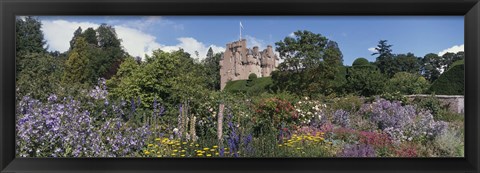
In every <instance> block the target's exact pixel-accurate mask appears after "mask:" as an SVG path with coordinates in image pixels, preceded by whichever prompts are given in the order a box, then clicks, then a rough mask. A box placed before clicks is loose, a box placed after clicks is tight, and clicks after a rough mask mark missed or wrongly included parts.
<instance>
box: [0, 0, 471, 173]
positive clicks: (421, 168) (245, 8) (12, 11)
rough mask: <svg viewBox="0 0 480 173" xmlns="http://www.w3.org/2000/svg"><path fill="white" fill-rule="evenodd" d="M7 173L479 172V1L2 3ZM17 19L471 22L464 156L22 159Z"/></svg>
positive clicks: (1, 143) (0, 135) (0, 69)
mask: <svg viewBox="0 0 480 173" xmlns="http://www.w3.org/2000/svg"><path fill="white" fill-rule="evenodd" d="M0 15H1V16H0V18H1V23H0V26H1V36H0V38H1V42H0V44H1V45H0V53H1V58H0V171H1V173H7V172H8V173H10V172H452V173H453V172H462V173H465V172H469V173H470V172H471V173H474V172H479V166H480V160H479V156H480V153H479V151H480V150H479V148H480V144H479V142H478V139H479V138H480V136H479V135H480V133H479V128H478V126H479V125H480V121H479V118H478V115H479V105H480V102H479V97H480V95H479V92H478V91H479V77H480V76H479V67H480V63H479V61H478V58H480V50H479V49H480V44H479V42H480V34H479V33H480V3H479V1H478V0H257V1H254V0H230V1H225V0H204V1H198V0H155V1H153V0H139V1H136V0H102V1H100V0H83V1H81V0H67V1H65V0H63V1H61V0H16V1H13V0H1V1H0ZM16 15H409V16H411V15H460V16H464V17H465V57H466V58H465V71H466V75H465V84H466V85H465V107H466V108H465V157H464V158H409V159H401V158H368V159H365V158H348V159H347V158H328V159H327V158H318V159H307V158H305V159H299V158H292V159H286V158H283V159H280V158H278V159H272V158H265V159H252V158H238V159H231V158H221V159H193V158H190V159H161V158H159V159H152V158H148V159H147V158H15V143H14V142H15V16H16Z"/></svg>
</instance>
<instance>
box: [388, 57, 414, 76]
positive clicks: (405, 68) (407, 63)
mask: <svg viewBox="0 0 480 173" xmlns="http://www.w3.org/2000/svg"><path fill="white" fill-rule="evenodd" d="M392 65H393V66H392V67H391V69H392V70H391V72H393V73H394V74H396V73H398V72H408V73H419V72H420V67H421V58H419V57H416V56H415V55H414V54H413V53H407V54H398V55H395V56H394V58H393V64H392Z"/></svg>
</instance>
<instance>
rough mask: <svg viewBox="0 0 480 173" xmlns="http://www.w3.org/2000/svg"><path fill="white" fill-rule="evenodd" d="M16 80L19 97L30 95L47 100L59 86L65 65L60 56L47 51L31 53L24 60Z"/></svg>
mask: <svg viewBox="0 0 480 173" xmlns="http://www.w3.org/2000/svg"><path fill="white" fill-rule="evenodd" d="M22 68H23V69H24V70H22V71H21V72H20V73H19V74H18V79H17V81H16V86H17V99H21V98H22V97H23V96H25V95H28V96H30V97H32V98H34V99H38V100H46V99H47V98H48V97H49V96H50V94H52V93H54V92H55V91H56V89H57V88H58V87H59V84H60V79H61V75H62V71H63V69H62V68H63V66H62V64H61V61H59V59H58V58H55V57H52V56H51V55H48V54H47V53H29V54H26V55H25V59H24V61H23V62H22Z"/></svg>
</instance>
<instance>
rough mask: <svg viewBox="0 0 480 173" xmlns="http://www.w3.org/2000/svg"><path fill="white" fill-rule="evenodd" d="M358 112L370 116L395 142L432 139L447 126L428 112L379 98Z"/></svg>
mask: <svg viewBox="0 0 480 173" xmlns="http://www.w3.org/2000/svg"><path fill="white" fill-rule="evenodd" d="M360 112H361V113H363V114H365V115H367V116H368V117H370V119H371V120H372V121H373V122H375V123H376V124H377V125H378V128H379V129H381V130H383V131H384V132H385V133H387V134H389V136H390V137H391V138H392V139H393V141H395V142H397V143H399V142H401V141H405V140H406V141H412V140H417V141H422V140H423V139H432V138H435V137H437V136H439V135H441V134H442V133H444V132H445V130H446V128H447V126H448V124H447V123H446V122H443V121H435V120H434V119H433V115H432V114H430V112H428V111H417V110H416V108H415V106H412V105H405V106H402V105H401V103H400V102H398V101H394V102H390V101H387V100H384V99H379V100H377V101H375V102H373V103H372V104H371V105H367V104H366V105H364V106H362V108H361V109H360Z"/></svg>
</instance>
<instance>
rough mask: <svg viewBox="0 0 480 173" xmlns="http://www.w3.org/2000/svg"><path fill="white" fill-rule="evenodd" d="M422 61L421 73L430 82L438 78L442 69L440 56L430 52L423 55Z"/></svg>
mask: <svg viewBox="0 0 480 173" xmlns="http://www.w3.org/2000/svg"><path fill="white" fill-rule="evenodd" d="M421 63H422V64H421V65H422V66H421V74H422V75H423V76H424V77H425V78H426V79H427V80H428V81H430V82H433V81H435V80H437V78H438V77H439V76H440V74H441V73H440V70H441V69H442V62H441V59H440V56H438V54H435V53H429V54H427V55H425V56H424V57H423V59H422V61H421Z"/></svg>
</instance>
